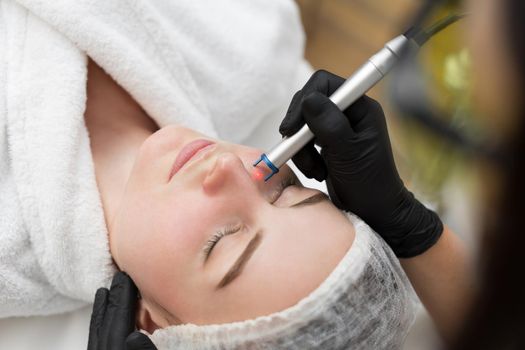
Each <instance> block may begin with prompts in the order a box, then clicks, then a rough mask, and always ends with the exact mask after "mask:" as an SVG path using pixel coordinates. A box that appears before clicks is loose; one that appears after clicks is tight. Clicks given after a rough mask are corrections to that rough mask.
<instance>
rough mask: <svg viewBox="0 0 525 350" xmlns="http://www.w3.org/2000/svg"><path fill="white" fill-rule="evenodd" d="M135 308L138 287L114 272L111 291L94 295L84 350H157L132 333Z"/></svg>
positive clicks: (148, 340)
mask: <svg viewBox="0 0 525 350" xmlns="http://www.w3.org/2000/svg"><path fill="white" fill-rule="evenodd" d="M136 304H137V287H136V286H135V284H134V283H133V281H132V280H131V278H130V277H129V276H128V275H127V274H126V273H124V272H117V273H116V274H115V276H114V277H113V280H112V282H111V287H110V289H109V290H108V289H107V288H99V289H98V290H97V293H96V294H95V302H94V304H93V313H92V314H91V322H90V325H89V339H88V347H87V349H88V350H126V349H127V350H157V348H156V347H155V345H153V343H152V342H151V340H150V339H149V338H148V337H147V336H146V335H145V334H142V333H140V332H133V331H134V330H135V311H136ZM132 332H133V333H132ZM130 333H131V334H130Z"/></svg>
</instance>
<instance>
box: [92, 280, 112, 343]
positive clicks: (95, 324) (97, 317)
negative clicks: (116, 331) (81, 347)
mask: <svg viewBox="0 0 525 350" xmlns="http://www.w3.org/2000/svg"><path fill="white" fill-rule="evenodd" d="M108 295H109V291H108V290H107V289H106V288H99V289H98V290H97V292H96V293H95V302H94V303H93V312H92V313H91V321H90V322H89V338H88V347H87V348H88V350H97V343H98V339H99V333H100V327H102V324H103V322H104V316H105V314H106V307H107V302H108Z"/></svg>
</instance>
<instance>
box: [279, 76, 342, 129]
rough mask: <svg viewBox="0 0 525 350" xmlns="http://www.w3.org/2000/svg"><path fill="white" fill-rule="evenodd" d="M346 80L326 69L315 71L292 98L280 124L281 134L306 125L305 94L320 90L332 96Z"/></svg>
mask: <svg viewBox="0 0 525 350" xmlns="http://www.w3.org/2000/svg"><path fill="white" fill-rule="evenodd" d="M344 82H345V79H343V78H341V77H340V76H337V75H335V74H332V73H330V72H327V71H325V70H318V71H317V72H315V73H314V74H313V75H312V76H311V77H310V79H309V80H308V82H306V84H305V85H304V87H303V88H302V89H301V90H299V91H298V92H296V93H295V95H294V97H293V98H292V102H291V103H290V106H289V107H288V111H287V112H286V116H285V117H284V119H283V121H282V122H281V125H280V126H279V132H280V133H281V135H283V136H290V135H292V134H295V133H296V132H297V131H298V130H299V129H300V128H301V127H302V126H303V125H304V123H305V122H304V119H303V116H302V108H301V105H302V102H303V100H304V98H305V96H308V95H309V94H310V93H312V92H320V93H321V94H323V95H325V96H330V95H331V94H333V93H334V92H335V90H337V89H338V88H339V86H341V85H342V84H343V83H344Z"/></svg>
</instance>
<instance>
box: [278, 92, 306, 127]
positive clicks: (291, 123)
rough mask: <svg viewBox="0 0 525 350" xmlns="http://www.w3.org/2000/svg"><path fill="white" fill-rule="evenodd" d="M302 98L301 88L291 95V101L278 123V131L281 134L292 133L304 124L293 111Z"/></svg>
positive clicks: (298, 105) (297, 107) (298, 106)
mask: <svg viewBox="0 0 525 350" xmlns="http://www.w3.org/2000/svg"><path fill="white" fill-rule="evenodd" d="M302 100H303V92H302V90H299V91H297V92H296V93H295V94H294V95H293V97H292V101H291V102H290V105H289V106H288V110H287V111H286V115H285V116H284V119H283V121H282V122H281V125H279V133H280V134H281V135H283V136H290V135H293V134H295V133H296V132H297V131H298V130H299V129H300V128H301V127H302V126H303V125H304V121H302V119H301V118H298V116H299V115H298V114H297V113H295V111H296V110H297V109H299V108H300V105H301V102H302Z"/></svg>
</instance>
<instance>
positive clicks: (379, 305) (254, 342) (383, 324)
mask: <svg viewBox="0 0 525 350" xmlns="http://www.w3.org/2000/svg"><path fill="white" fill-rule="evenodd" d="M348 217H349V219H350V220H351V222H352V223H353V224H354V227H355V233H356V235H355V239H354V242H353V244H352V246H351V248H350V249H349V250H348V252H347V253H346V255H345V256H344V257H343V259H342V260H341V262H340V263H339V264H338V265H337V266H336V268H335V269H334V271H333V272H332V273H331V274H330V275H329V276H328V278H327V279H326V280H325V281H324V282H323V283H322V284H321V285H320V286H319V287H318V288H317V289H315V290H314V291H313V292H312V293H310V294H309V295H308V296H307V297H305V298H304V299H302V300H301V301H299V302H298V303H297V304H296V305H294V306H292V307H290V308H288V309H286V310H283V311H281V312H277V313H274V314H271V315H268V316H263V317H258V318H255V319H252V320H247V321H242V322H234V323H227V324H218V325H205V326H197V325H192V324H185V325H176V326H170V327H168V328H164V329H159V330H156V331H155V332H154V333H153V335H151V339H152V341H153V342H154V343H155V345H156V346H157V347H158V348H159V350H164V349H173V350H175V349H177V350H178V349H399V348H401V347H402V344H403V342H404V339H405V336H406V334H407V332H408V329H409V328H410V326H411V325H412V322H413V320H414V316H415V310H416V306H417V299H416V297H415V293H414V291H413V289H412V287H411V285H410V283H409V281H408V279H407V277H406V275H405V273H404V272H403V270H402V269H401V266H400V265H399V262H398V260H397V258H396V257H395V255H394V254H393V253H392V251H391V250H390V248H389V247H388V246H387V245H386V243H384V242H383V240H382V239H381V238H379V237H378V236H377V234H376V233H375V232H374V231H372V229H371V228H370V227H369V226H368V225H367V224H365V223H364V222H363V221H362V220H360V219H359V218H357V217H356V216H354V215H351V214H349V215H348ZM312 263H315V262H312Z"/></svg>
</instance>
